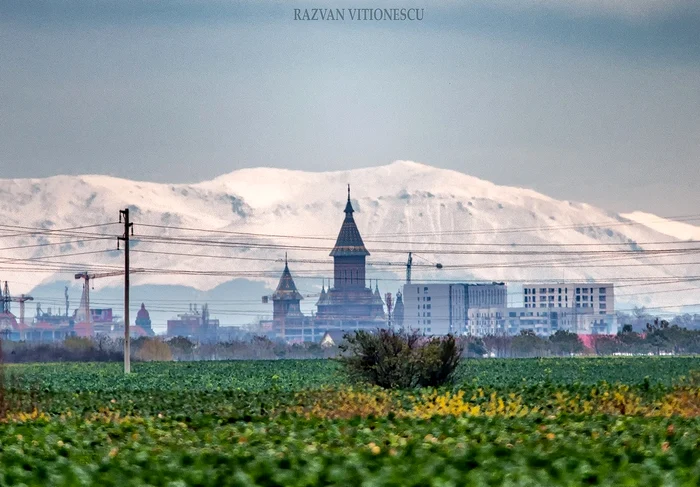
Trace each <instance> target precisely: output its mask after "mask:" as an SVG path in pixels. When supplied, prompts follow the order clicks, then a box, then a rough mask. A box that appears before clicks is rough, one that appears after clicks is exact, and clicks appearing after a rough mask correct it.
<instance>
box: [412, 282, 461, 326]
mask: <svg viewBox="0 0 700 487" xmlns="http://www.w3.org/2000/svg"><path fill="white" fill-rule="evenodd" d="M403 305H404V311H403V316H404V318H403V320H404V321H403V322H404V326H405V327H406V328H408V329H411V330H418V331H420V332H421V333H425V334H426V335H447V334H449V333H459V332H460V330H461V329H463V328H464V324H465V321H466V317H465V313H466V299H465V288H464V285H463V284H443V283H412V284H405V285H404V286H403Z"/></svg>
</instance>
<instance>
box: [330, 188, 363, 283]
mask: <svg viewBox="0 0 700 487" xmlns="http://www.w3.org/2000/svg"><path fill="white" fill-rule="evenodd" d="M354 212H355V210H353V208H352V203H351V202H350V185H348V202H347V204H346V205H345V220H344V221H343V225H342V226H341V227H340V233H339V234H338V239H337V240H336V242H335V247H333V250H332V251H331V254H330V255H331V257H333V288H334V289H336V290H338V291H345V290H360V289H364V288H365V257H367V256H368V255H369V252H368V251H367V249H366V248H365V244H364V242H363V241H362V236H361V235H360V231H359V230H358V229H357V225H356V224H355V219H354V218H353V216H352V214H353V213H354Z"/></svg>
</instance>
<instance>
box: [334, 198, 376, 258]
mask: <svg viewBox="0 0 700 487" xmlns="http://www.w3.org/2000/svg"><path fill="white" fill-rule="evenodd" d="M354 212H355V210H354V209H353V207H352V203H351V202H350V185H349V184H348V202H347V204H346V205H345V220H344V221H343V225H342V227H341V228H340V233H339V234H338V239H337V240H336V242H335V247H334V248H333V251H332V252H331V256H333V257H349V256H366V255H369V252H368V251H367V248H366V247H365V244H364V242H363V241H362V237H361V236H360V231H359V230H358V229H357V225H356V224H355V219H354V218H353V216H352V214H353V213H354Z"/></svg>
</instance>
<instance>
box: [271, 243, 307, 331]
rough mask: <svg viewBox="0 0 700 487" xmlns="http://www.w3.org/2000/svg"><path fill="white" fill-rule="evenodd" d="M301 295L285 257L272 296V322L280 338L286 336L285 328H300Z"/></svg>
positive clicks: (301, 316)
mask: <svg viewBox="0 0 700 487" xmlns="http://www.w3.org/2000/svg"><path fill="white" fill-rule="evenodd" d="M302 299H303V298H302V296H301V294H299V291H297V286H296V284H294V279H292V273H291V272H289V266H288V265H287V256H286V255H285V257H284V271H282V277H280V282H279V284H277V289H276V290H275V292H274V293H273V295H272V320H273V321H274V324H275V328H276V329H277V331H278V332H279V333H280V335H281V336H285V335H286V330H285V329H286V328H288V327H289V326H294V327H298V326H301V321H302V320H303V318H304V316H303V315H302V314H301V307H300V306H301V300H302Z"/></svg>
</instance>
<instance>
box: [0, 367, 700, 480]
mask: <svg viewBox="0 0 700 487" xmlns="http://www.w3.org/2000/svg"><path fill="white" fill-rule="evenodd" d="M693 371H700V359H698V358H690V357H688V358H681V357H674V358H672V357H662V358H655V357H642V358H586V359H541V360H539V359H522V360H469V361H466V362H465V363H464V364H463V365H462V366H461V368H460V369H459V373H458V377H457V381H456V384H455V385H454V386H451V387H449V388H445V389H440V390H422V391H401V392H387V391H383V390H378V389H373V388H369V387H365V386H361V385H351V384H349V383H348V382H347V380H346V378H345V376H344V375H343V373H342V370H340V368H339V367H338V365H337V364H336V363H334V362H332V361H321V360H308V361H258V362H255V361H237V362H192V363H186V362H182V363H137V364H134V373H133V374H131V375H130V376H128V377H124V376H123V374H122V373H121V365H120V364H75V363H66V364H29V365H6V366H5V367H4V372H5V373H4V386H3V388H2V398H0V399H2V419H0V485H42V486H43V485H52V486H53V485H56V486H64V485H65V486H68V485H71V486H72V485H104V486H110V485H113V486H129V485H134V486H136V485H139V486H146V485H152V486H173V487H174V486H185V485H193V486H194V485H201V486H214V485H217V486H218V485H238V486H252V485H266V486H297V485H299V486H301V485H307V486H311V485H338V486H340V485H353V486H359V485H377V486H379V485H395V486H412V485H415V486H418V485H440V486H461V485H475V486H477V485H479V486H480V485H533V486H534V485H538V486H539V485H611V486H613V485H614V486H619V485H640V484H644V485H649V486H654V485H659V486H661V485H663V486H666V485H698V483H700V419H698V418H700V383H699V382H698V380H697V376H696V375H695V374H692V372H693Z"/></svg>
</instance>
